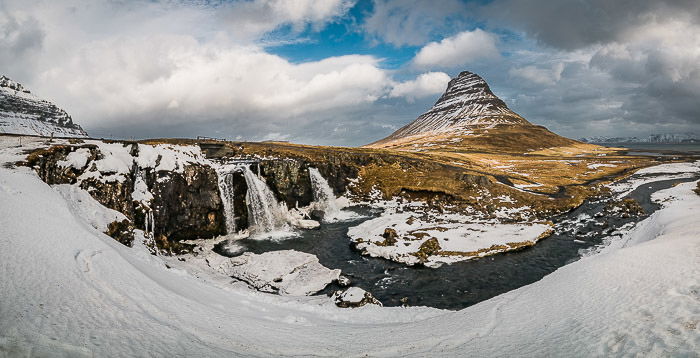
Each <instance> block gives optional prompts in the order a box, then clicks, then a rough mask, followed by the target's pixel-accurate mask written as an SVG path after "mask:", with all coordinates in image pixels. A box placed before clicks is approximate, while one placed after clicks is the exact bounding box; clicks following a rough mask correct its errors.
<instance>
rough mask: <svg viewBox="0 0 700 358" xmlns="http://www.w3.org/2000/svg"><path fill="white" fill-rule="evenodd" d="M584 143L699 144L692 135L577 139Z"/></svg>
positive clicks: (668, 134)
mask: <svg viewBox="0 0 700 358" xmlns="http://www.w3.org/2000/svg"><path fill="white" fill-rule="evenodd" d="M579 141H581V142H584V143H656V144H678V143H700V136H698V135H696V134H692V133H662V134H650V135H649V136H648V137H642V138H639V137H607V136H597V137H586V138H579Z"/></svg>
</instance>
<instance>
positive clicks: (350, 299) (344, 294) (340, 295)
mask: <svg viewBox="0 0 700 358" xmlns="http://www.w3.org/2000/svg"><path fill="white" fill-rule="evenodd" d="M331 298H332V299H333V301H334V302H335V305H336V306H338V307H340V308H357V307H362V306H364V305H377V306H382V303H381V302H379V300H378V299H376V298H375V297H374V296H372V294H371V293H369V292H367V291H365V290H363V289H361V288H359V287H350V288H348V289H346V290H341V291H336V292H335V293H334V294H333V296H332V297H331Z"/></svg>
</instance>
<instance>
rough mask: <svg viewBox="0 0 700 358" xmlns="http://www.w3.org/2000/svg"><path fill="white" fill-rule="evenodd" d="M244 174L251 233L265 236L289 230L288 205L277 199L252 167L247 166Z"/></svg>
mask: <svg viewBox="0 0 700 358" xmlns="http://www.w3.org/2000/svg"><path fill="white" fill-rule="evenodd" d="M243 175H244V177H245V183H246V185H247V186H248V190H247V191H246V196H245V200H246V203H247V205H248V220H249V221H250V232H251V234H252V235H253V236H261V235H262V236H265V235H266V234H270V233H276V232H289V231H290V227H289V224H288V222H287V217H288V216H289V214H288V212H287V208H286V206H284V204H281V203H279V202H278V201H277V199H276V198H275V194H274V193H273V192H272V190H270V188H269V187H268V186H267V183H265V182H264V181H263V180H262V179H261V178H260V177H258V176H257V175H256V174H255V173H253V171H252V170H250V167H245V169H244V172H243Z"/></svg>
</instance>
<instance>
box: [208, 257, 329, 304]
mask: <svg viewBox="0 0 700 358" xmlns="http://www.w3.org/2000/svg"><path fill="white" fill-rule="evenodd" d="M218 267H220V268H221V269H220V270H222V271H223V272H224V273H226V274H227V275H230V276H233V277H234V278H237V279H239V280H241V281H245V282H246V283H248V284H249V285H250V286H252V287H254V288H255V289H257V290H260V291H263V292H273V293H279V294H281V295H290V296H304V295H311V294H314V293H316V292H318V291H320V290H322V289H324V288H325V287H326V286H327V285H328V284H329V283H331V282H333V281H336V280H338V278H339V277H340V270H337V269H336V270H331V269H329V268H326V267H324V266H323V265H321V264H320V263H319V262H318V258H317V257H316V256H315V255H312V254H307V253H304V252H299V251H295V250H281V251H270V252H265V253H263V254H253V253H250V252H246V253H244V254H242V255H240V256H237V257H233V258H230V259H229V263H228V266H227V267H222V266H221V264H219V265H218Z"/></svg>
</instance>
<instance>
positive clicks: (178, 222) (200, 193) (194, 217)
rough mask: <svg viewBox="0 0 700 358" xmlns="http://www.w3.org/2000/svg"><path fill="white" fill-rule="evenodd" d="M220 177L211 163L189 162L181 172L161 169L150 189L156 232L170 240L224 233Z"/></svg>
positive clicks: (204, 237)
mask: <svg viewBox="0 0 700 358" xmlns="http://www.w3.org/2000/svg"><path fill="white" fill-rule="evenodd" d="M217 180H218V176H217V174H216V171H215V170H214V169H212V168H211V167H208V166H203V165H188V166H186V167H185V168H184V170H183V172H182V173H177V172H159V173H158V178H157V179H156V180H154V182H153V186H152V188H151V189H150V191H151V192H152V193H153V196H154V198H153V201H152V204H151V206H152V208H153V210H154V220H155V223H156V225H155V229H156V235H164V236H165V237H167V239H168V241H181V240H192V239H209V238H212V237H214V236H218V235H223V234H224V233H225V230H226V228H225V218H224V214H223V203H222V202H221V197H220V196H219V190H218V184H217Z"/></svg>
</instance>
